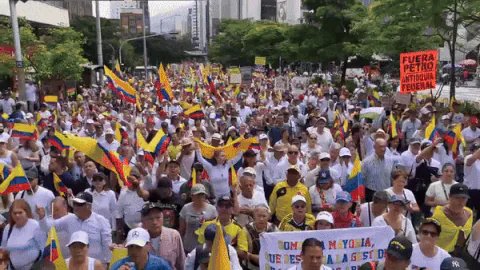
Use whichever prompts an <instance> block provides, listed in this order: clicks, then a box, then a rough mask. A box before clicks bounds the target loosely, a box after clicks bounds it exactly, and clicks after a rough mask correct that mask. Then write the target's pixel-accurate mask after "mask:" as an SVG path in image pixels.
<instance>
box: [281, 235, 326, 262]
mask: <svg viewBox="0 0 480 270" xmlns="http://www.w3.org/2000/svg"><path fill="white" fill-rule="evenodd" d="M300 256H301V258H302V260H301V262H300V263H299V265H296V266H293V267H291V268H289V270H297V269H298V270H314V269H315V270H316V269H319V270H331V269H332V268H330V267H328V266H326V265H324V264H323V244H322V243H321V242H320V241H319V240H317V239H315V238H307V239H305V240H304V241H303V243H302V251H301V253H300Z"/></svg>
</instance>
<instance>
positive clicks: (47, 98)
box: [43, 96, 58, 107]
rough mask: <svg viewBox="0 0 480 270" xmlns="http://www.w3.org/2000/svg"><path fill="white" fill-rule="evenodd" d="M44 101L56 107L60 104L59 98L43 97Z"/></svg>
mask: <svg viewBox="0 0 480 270" xmlns="http://www.w3.org/2000/svg"><path fill="white" fill-rule="evenodd" d="M43 101H44V102H45V103H47V104H48V105H51V106H55V107H56V106H57V102H58V96H45V97H43Z"/></svg>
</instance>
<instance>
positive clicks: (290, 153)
mask: <svg viewBox="0 0 480 270" xmlns="http://www.w3.org/2000/svg"><path fill="white" fill-rule="evenodd" d="M288 154H289V155H298V152H296V151H289V152H288Z"/></svg>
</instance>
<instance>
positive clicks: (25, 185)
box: [0, 163, 30, 194]
mask: <svg viewBox="0 0 480 270" xmlns="http://www.w3.org/2000/svg"><path fill="white" fill-rule="evenodd" d="M4 168H5V167H4ZM2 173H3V174H4V175H5V171H4V170H2ZM28 189H30V182H29V181H28V179H27V177H26V176H25V172H24V171H23V168H22V165H20V163H19V164H18V165H17V166H15V168H13V169H12V171H11V172H10V173H9V174H8V177H7V178H5V180H3V182H2V183H1V184H0V194H8V193H11V192H19V191H22V190H28Z"/></svg>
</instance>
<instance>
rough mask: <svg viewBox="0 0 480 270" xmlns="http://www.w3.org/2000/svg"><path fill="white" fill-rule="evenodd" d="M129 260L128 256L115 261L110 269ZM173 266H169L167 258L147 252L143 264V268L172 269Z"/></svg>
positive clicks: (113, 269)
mask: <svg viewBox="0 0 480 270" xmlns="http://www.w3.org/2000/svg"><path fill="white" fill-rule="evenodd" d="M128 262H131V260H130V257H125V258H123V259H121V260H119V261H117V262H116V263H114V264H113V265H112V267H111V268H110V269H112V270H117V269H119V268H120V267H121V266H122V265H124V264H126V263H128ZM135 269H136V268H132V270H135ZM172 269H173V268H172V267H171V266H170V264H169V263H168V261H167V260H165V259H163V258H161V257H158V256H155V255H151V254H148V260H147V264H146V265H145V268H144V269H143V270H172Z"/></svg>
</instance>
